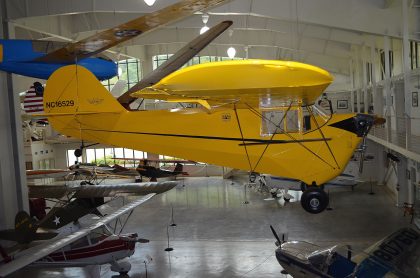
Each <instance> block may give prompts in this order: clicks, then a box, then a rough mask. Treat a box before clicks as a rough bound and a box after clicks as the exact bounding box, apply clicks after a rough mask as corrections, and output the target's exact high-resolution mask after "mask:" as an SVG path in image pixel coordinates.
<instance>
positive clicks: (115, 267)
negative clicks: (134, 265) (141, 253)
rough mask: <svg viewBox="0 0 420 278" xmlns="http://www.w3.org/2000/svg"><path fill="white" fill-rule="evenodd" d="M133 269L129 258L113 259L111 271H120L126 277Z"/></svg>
mask: <svg viewBox="0 0 420 278" xmlns="http://www.w3.org/2000/svg"><path fill="white" fill-rule="evenodd" d="M130 269H131V264H130V263H129V262H128V261H127V260H124V259H123V260H120V261H113V262H112V263H111V271H114V272H118V273H119V274H120V276H122V277H126V276H127V274H128V272H129V271H130Z"/></svg>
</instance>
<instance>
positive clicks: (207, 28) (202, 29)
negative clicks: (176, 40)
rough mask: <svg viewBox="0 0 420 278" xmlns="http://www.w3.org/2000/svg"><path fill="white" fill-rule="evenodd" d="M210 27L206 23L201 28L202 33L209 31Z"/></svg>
mask: <svg viewBox="0 0 420 278" xmlns="http://www.w3.org/2000/svg"><path fill="white" fill-rule="evenodd" d="M209 29H210V28H209V27H207V26H206V25H204V26H203V27H202V28H201V29H200V35H201V34H203V33H205V32H207V31H208V30H209Z"/></svg>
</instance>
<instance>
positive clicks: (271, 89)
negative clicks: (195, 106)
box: [131, 60, 333, 108]
mask: <svg viewBox="0 0 420 278" xmlns="http://www.w3.org/2000/svg"><path fill="white" fill-rule="evenodd" d="M209 78H211V82H209ZM332 81H333V77H332V76H331V75H330V74H329V73H328V72H327V71H325V70H323V69H321V68H318V67H315V66H311V65H307V64H302V63H298V62H291V61H276V60H235V61H223V62H216V63H206V64H199V65H195V66H191V67H187V68H184V69H181V70H178V71H176V72H174V73H172V74H170V75H168V76H166V77H165V78H163V79H162V80H161V81H159V82H158V83H156V84H155V85H153V86H150V87H147V88H145V89H143V90H141V91H139V92H136V93H133V94H131V96H132V97H138V98H146V99H161V100H166V101H170V102H197V103H200V104H202V105H203V106H204V107H206V108H208V107H209V106H216V105H222V104H226V103H235V104H249V105H250V106H252V107H257V106H262V107H264V106H267V107H271V106H273V105H275V106H281V105H283V106H288V105H290V103H291V102H294V103H295V105H296V104H300V105H305V104H313V103H314V102H315V100H316V99H317V98H318V97H319V96H320V95H321V94H322V92H323V91H324V90H325V88H326V87H328V86H329V85H330V84H331V82H332ZM296 84H299V86H296Z"/></svg>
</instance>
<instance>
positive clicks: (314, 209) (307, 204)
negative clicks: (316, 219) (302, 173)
mask: <svg viewBox="0 0 420 278" xmlns="http://www.w3.org/2000/svg"><path fill="white" fill-rule="evenodd" d="M328 203H329V197H328V195H327V193H325V191H324V190H323V189H322V188H319V187H315V186H311V187H309V188H308V189H306V190H305V192H303V194H302V197H301V199H300V204H301V205H302V207H303V209H304V210H306V211H307V212H309V213H314V214H316V213H320V212H322V211H324V210H325V209H326V208H327V207H328Z"/></svg>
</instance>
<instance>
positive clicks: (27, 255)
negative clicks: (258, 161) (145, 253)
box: [0, 182, 176, 277]
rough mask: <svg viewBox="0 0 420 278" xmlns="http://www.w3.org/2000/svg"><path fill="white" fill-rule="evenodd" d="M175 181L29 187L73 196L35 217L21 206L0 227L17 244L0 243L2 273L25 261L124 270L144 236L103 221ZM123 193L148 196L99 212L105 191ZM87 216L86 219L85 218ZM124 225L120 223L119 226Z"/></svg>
mask: <svg viewBox="0 0 420 278" xmlns="http://www.w3.org/2000/svg"><path fill="white" fill-rule="evenodd" d="M175 185H176V183H175V182H164V183H146V184H140V185H139V184H135V186H136V187H133V186H127V185H118V186H113V185H106V186H81V187H79V188H67V187H64V186H61V188H58V187H57V186H56V187H47V188H45V187H46V186H32V187H30V193H29V195H30V196H31V197H33V196H39V195H42V196H44V197H52V198H59V197H61V196H63V195H67V194H69V195H68V197H69V198H70V199H71V201H69V202H68V203H65V204H64V205H63V206H59V207H54V208H53V209H52V210H51V211H50V212H49V213H48V215H47V216H46V217H45V218H44V219H42V220H41V221H39V222H35V221H34V220H33V219H31V218H30V217H29V215H28V214H27V213H26V212H19V213H18V214H17V216H16V220H15V229H14V230H3V231H0V239H3V240H10V241H15V242H17V245H16V246H14V247H12V248H10V249H11V250H12V251H8V250H5V249H3V248H2V247H1V246H0V255H1V257H0V258H1V260H0V277H3V276H5V275H8V274H10V273H12V272H14V271H16V270H18V269H20V268H23V267H25V266H26V265H29V264H31V265H33V266H41V267H46V266H53V267H72V266H88V265H98V264H99V265H100V264H106V263H109V264H111V270H113V271H116V272H120V273H127V272H128V271H129V270H130V268H131V265H130V264H129V263H128V262H126V261H120V260H121V259H123V258H125V257H129V256H131V255H132V254H133V253H134V248H135V243H136V242H146V240H142V239H139V238H138V236H137V234H126V235H121V232H120V233H119V234H118V235H117V234H114V232H111V230H110V229H109V228H108V227H107V226H106V224H108V223H109V222H111V221H113V220H115V219H117V218H119V217H121V215H123V214H125V213H127V212H130V211H132V210H133V209H134V208H135V207H137V206H138V205H140V204H142V203H143V202H145V201H147V200H148V199H150V198H151V197H153V196H154V195H156V194H157V193H162V192H164V191H167V190H169V189H171V188H173V187H174V186H175ZM100 187H104V188H103V189H101V188H100ZM121 193H122V194H138V195H146V196H145V197H143V198H140V199H138V200H136V201H133V202H131V203H129V204H127V205H125V206H123V207H122V208H120V209H118V210H117V211H115V212H113V213H111V214H109V215H107V216H104V217H102V214H101V213H100V211H98V208H99V207H100V206H101V205H103V204H104V202H103V197H107V196H115V195H117V194H118V195H119V194H121ZM98 216H100V217H101V218H100V220H98V221H95V222H94V223H92V219H94V218H98ZM127 220H128V218H127V219H126V221H127ZM86 221H87V222H89V223H88V224H86ZM123 227H124V224H122V227H121V230H122V228H123ZM39 240H46V241H41V242H40V241H39ZM57 250H60V251H57Z"/></svg>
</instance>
